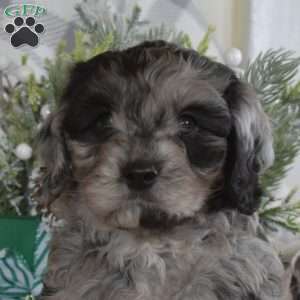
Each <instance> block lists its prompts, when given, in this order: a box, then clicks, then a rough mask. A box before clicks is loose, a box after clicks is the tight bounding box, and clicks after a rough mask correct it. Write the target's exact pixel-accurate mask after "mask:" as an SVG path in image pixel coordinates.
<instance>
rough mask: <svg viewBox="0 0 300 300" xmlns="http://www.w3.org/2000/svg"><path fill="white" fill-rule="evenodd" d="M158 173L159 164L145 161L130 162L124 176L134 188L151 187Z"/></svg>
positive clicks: (130, 186)
mask: <svg viewBox="0 0 300 300" xmlns="http://www.w3.org/2000/svg"><path fill="white" fill-rule="evenodd" d="M158 174H159V168H158V166H156V165H155V164H153V163H150V162H144V161H136V162H132V163H128V164H127V166H126V167H125V169H124V178H125V180H126V183H127V185H128V187H129V188H130V189H132V190H145V189H149V188H150V187H151V186H153V184H154V183H155V181H156V180H157V177H158Z"/></svg>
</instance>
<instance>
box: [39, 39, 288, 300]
mask: <svg viewBox="0 0 300 300" xmlns="http://www.w3.org/2000/svg"><path fill="white" fill-rule="evenodd" d="M183 119H184V120H192V124H193V126H192V127H189V126H188V127H185V126H184V124H183V123H182V122H181V120H183ZM40 140H41V156H42V159H43V161H44V164H45V167H46V170H47V171H46V176H45V180H44V185H43V195H42V201H43V203H44V204H46V205H50V206H51V209H52V210H53V211H54V212H55V213H56V214H57V216H58V217H60V218H62V219H63V220H64V221H65V225H64V227H63V228H61V229H59V230H57V232H56V233H55V234H54V237H53V242H52V246H51V253H50V259H49V272H48V274H47V276H46V278H45V286H46V288H45V290H44V295H43V299H49V300H50V299H51V300H54V299H55V300H69V299H75V300H76V299H87V300H89V299H91V300H92V299H102V300H108V299H110V300H119V299H124V300H126V299H128V300H129V299H132V300H133V299H143V300H148V299H149V300H150V299H151V300H155V299H166V300H168V299H178V300H184V299H209V300H213V299H237V300H238V299H243V300H246V299H261V300H264V299H288V298H287V297H288V296H289V295H288V292H287V291H288V289H285V287H286V286H287V285H288V283H287V282H288V279H286V278H288V276H287V275H286V274H285V272H284V270H283V267H282V265H281V263H280V261H279V259H278V257H277V256H276V254H275V253H274V252H273V251H272V248H271V247H270V246H268V245H267V244H266V243H264V242H263V241H261V240H259V239H258V238H256V233H255V228H254V227H253V226H252V225H251V224H252V223H253V222H252V221H251V220H252V217H247V216H243V215H240V213H244V214H249V215H251V214H252V213H253V212H254V211H255V210H256V209H257V207H258V205H259V201H258V199H259V197H258V195H259V186H258V176H259V172H262V171H263V170H264V169H265V168H267V167H268V166H269V165H270V164H271V163H272V160H273V151H272V136H271V131H270V126H269V122H268V119H267V117H266V116H265V114H264V112H263V110H262V108H261V105H260V103H259V101H258V99H257V98H256V96H255V93H254V92H253V91H252V89H251V88H250V87H249V86H248V85H247V84H245V83H243V82H241V81H240V80H239V79H238V78H237V77H236V76H235V74H234V73H233V72H232V71H231V70H230V69H229V68H227V67H226V66H224V65H222V64H218V63H215V62H212V61H211V60H209V59H208V58H206V57H203V56H199V55H198V53H196V52H195V51H193V50H187V49H181V48H178V47H177V46H175V45H173V44H169V43H166V42H163V41H156V42H146V43H143V44H141V45H138V46H136V47H133V48H130V49H127V50H124V51H112V52H106V53H103V54H101V55H99V56H96V57H94V58H93V59H91V60H89V61H87V62H85V63H80V64H78V65H77V66H76V67H75V68H74V70H73V72H72V74H71V78H70V81H69V84H68V86H67V87H66V90H65V93H64V96H63V98H62V100H61V104H60V107H59V109H58V111H57V112H56V113H54V114H53V115H52V116H50V117H49V119H48V120H47V122H46V124H45V126H44V128H43V129H42V131H41V135H40ZM145 166H147V168H151V170H152V169H154V170H156V173H155V174H156V181H155V183H154V184H153V185H152V186H151V187H149V188H147V189H143V190H136V189H135V188H132V187H131V186H130V185H129V183H128V172H131V170H132V169H133V168H137V167H138V168H145ZM228 208H231V209H233V210H237V211H239V212H230V211H226V209H228ZM224 209H225V212H221V211H223V210H224Z"/></svg>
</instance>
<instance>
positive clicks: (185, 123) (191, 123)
mask: <svg viewBox="0 0 300 300" xmlns="http://www.w3.org/2000/svg"><path fill="white" fill-rule="evenodd" d="M179 125H180V128H181V129H182V131H184V132H191V131H195V130H197V129H198V124H197V121H196V120H195V119H194V118H193V117H192V116H190V115H183V116H181V117H180V118H179Z"/></svg>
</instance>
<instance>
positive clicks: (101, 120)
mask: <svg viewBox="0 0 300 300" xmlns="http://www.w3.org/2000/svg"><path fill="white" fill-rule="evenodd" d="M111 124H112V115H111V113H110V112H105V113H103V114H101V115H100V116H99V117H98V118H97V119H96V121H95V123H94V126H95V127H96V128H97V129H103V128H106V127H110V126H111Z"/></svg>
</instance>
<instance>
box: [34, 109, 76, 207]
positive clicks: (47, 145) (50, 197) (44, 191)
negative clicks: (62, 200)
mask: <svg viewBox="0 0 300 300" xmlns="http://www.w3.org/2000/svg"><path fill="white" fill-rule="evenodd" d="M63 116H64V111H63V109H62V110H60V111H58V112H56V113H54V114H53V115H50V116H49V117H48V119H47V120H46V121H45V124H44V125H43V127H42V129H41V130H40V133H39V137H38V150H39V151H38V152H39V155H40V159H41V162H42V166H43V169H44V170H45V173H44V176H43V182H42V186H41V191H40V192H41V195H40V196H41V202H42V203H41V204H42V206H45V205H46V206H49V205H50V204H51V203H52V202H53V201H54V200H55V199H56V198H58V196H59V195H60V193H61V191H62V189H63V188H64V187H65V184H66V183H67V179H69V178H70V175H71V165H70V159H69V155H68V151H67V147H66V142H65V137H64V132H63V130H62V122H63Z"/></svg>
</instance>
